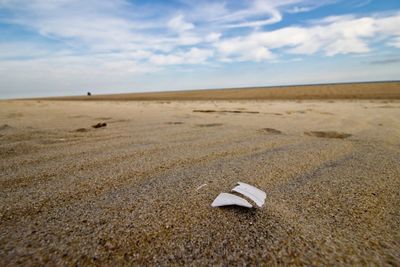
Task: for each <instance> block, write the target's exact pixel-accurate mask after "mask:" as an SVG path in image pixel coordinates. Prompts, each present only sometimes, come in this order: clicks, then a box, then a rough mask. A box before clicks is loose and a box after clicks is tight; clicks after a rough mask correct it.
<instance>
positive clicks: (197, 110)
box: [193, 109, 260, 114]
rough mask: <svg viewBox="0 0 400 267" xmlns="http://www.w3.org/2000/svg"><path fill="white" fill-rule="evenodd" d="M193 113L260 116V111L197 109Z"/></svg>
mask: <svg viewBox="0 0 400 267" xmlns="http://www.w3.org/2000/svg"><path fill="white" fill-rule="evenodd" d="M193 112H201V113H248V114H259V113H260V112H259V111H243V110H214V109H195V110H193Z"/></svg>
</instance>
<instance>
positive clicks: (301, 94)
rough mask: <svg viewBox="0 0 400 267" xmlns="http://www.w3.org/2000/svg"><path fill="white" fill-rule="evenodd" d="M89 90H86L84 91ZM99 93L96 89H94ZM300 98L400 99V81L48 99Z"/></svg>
mask: <svg viewBox="0 0 400 267" xmlns="http://www.w3.org/2000/svg"><path fill="white" fill-rule="evenodd" d="M83 93H85V94H86V92H83ZM93 93H95V92H93ZM52 99H60V100H91V101H92V100H121V101H126V100H141V101H142V100H164V101H170V100H174V101H175V100H211V101H212V100H244V99H246V100H267V99H268V100H271V99H275V100H277V99H280V100H288V99H292V100H298V99H303V100H304V99H324V100H326V99H400V82H372V83H344V84H325V85H297V86H279V87H251V88H231V89H212V90H192V91H175V92H173V91H172V92H171V91H170V92H156V93H128V94H114V95H96V94H95V95H92V96H90V97H88V96H86V95H85V96H67V97H57V98H48V100H52Z"/></svg>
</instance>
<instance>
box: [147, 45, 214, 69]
mask: <svg viewBox="0 0 400 267" xmlns="http://www.w3.org/2000/svg"><path fill="white" fill-rule="evenodd" d="M212 56H213V51H211V50H206V49H198V48H191V49H190V50H189V51H187V52H179V53H175V54H168V55H160V54H155V55H153V56H151V57H150V62H152V63H154V64H156V65H179V64H203V63H205V62H206V61H207V60H208V59H209V58H210V57H212Z"/></svg>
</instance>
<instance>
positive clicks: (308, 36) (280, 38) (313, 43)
mask: <svg viewBox="0 0 400 267" xmlns="http://www.w3.org/2000/svg"><path fill="white" fill-rule="evenodd" d="M399 23H400V14H395V15H393V16H391V17H386V18H380V17H365V18H355V17H353V16H343V17H330V18H327V19H324V20H323V21H322V22H320V23H314V24H313V25H311V26H308V27H306V26H303V27H286V28H281V29H278V30H275V31H257V32H254V33H251V34H249V35H247V36H241V37H235V38H230V39H224V40H222V41H219V42H217V43H216V44H215V47H216V48H217V50H218V51H219V53H220V54H221V55H222V56H223V57H224V58H226V57H227V56H228V57H229V56H230V57H233V58H236V59H238V60H243V59H247V60H255V61H260V60H265V59H270V58H273V55H272V54H271V52H270V51H271V50H273V49H279V52H276V53H281V54H282V53H293V54H305V55H310V54H315V53H318V52H322V53H324V54H325V55H326V56H334V55H337V54H350V53H366V52H369V51H370V50H371V47H370V43H373V42H374V41H375V40H376V39H377V38H382V36H384V37H385V38H387V37H389V36H392V37H393V38H391V39H390V41H389V42H388V44H389V45H393V46H397V45H398V42H397V41H398V38H399V37H400V30H399V28H398V27H397V26H398V25H400V24H399ZM255 51H264V52H263V53H261V52H259V53H257V52H255ZM268 51H269V52H268Z"/></svg>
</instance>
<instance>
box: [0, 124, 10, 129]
mask: <svg viewBox="0 0 400 267" xmlns="http://www.w3.org/2000/svg"><path fill="white" fill-rule="evenodd" d="M9 129H12V127H11V126H10V125H8V124H3V125H1V126H0V131H4V130H9Z"/></svg>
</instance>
